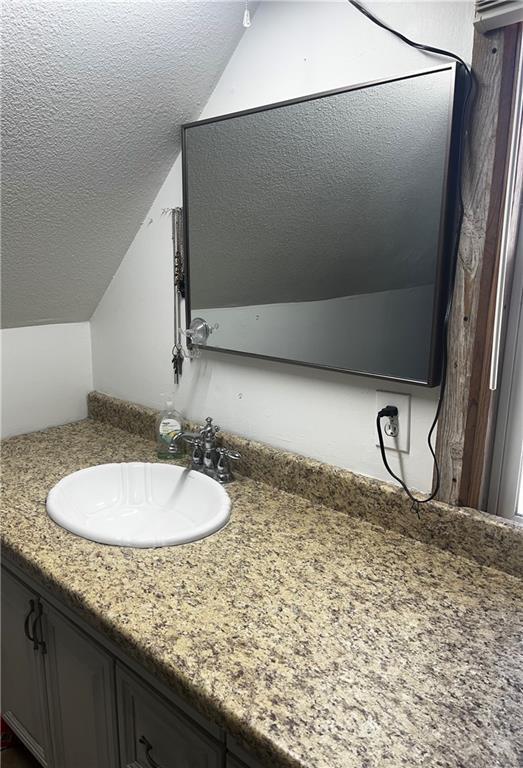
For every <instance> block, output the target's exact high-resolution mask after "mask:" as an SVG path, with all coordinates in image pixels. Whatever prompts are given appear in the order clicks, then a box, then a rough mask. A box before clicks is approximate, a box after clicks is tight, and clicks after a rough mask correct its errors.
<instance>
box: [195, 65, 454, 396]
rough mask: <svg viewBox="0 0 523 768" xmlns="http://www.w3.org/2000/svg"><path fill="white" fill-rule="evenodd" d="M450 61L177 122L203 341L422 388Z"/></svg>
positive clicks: (428, 350) (428, 357)
mask: <svg viewBox="0 0 523 768" xmlns="http://www.w3.org/2000/svg"><path fill="white" fill-rule="evenodd" d="M454 78H455V70H454V67H453V66H449V67H442V68H440V69H438V70H435V71H432V72H430V73H423V74H417V75H414V76H410V77H408V78H404V79H400V80H396V81H389V82H383V83H378V84H373V85H370V86H365V87H359V88H357V89H351V90H347V91H343V92H338V93H334V94H326V95H320V96H318V97H313V98H310V99H308V100H303V101H299V102H295V103H289V104H283V105H276V106H272V107H270V108H265V109H263V110H261V111H254V112H250V113H240V114H237V115H232V116H228V117H227V118H225V119H216V120H213V121H202V122H200V123H193V124H190V125H188V126H185V127H184V208H185V215H186V249H187V260H188V267H189V270H188V271H189V316H188V320H189V321H190V319H193V318H195V317H202V318H204V319H205V320H206V321H207V323H208V324H209V326H210V327H211V329H212V333H211V334H210V336H209V338H208V341H207V346H209V347H211V348H214V349H223V350H229V351H235V352H243V353H249V354H255V355H259V356H266V357H271V358H281V359H285V360H288V361H293V362H301V363H306V364H310V365H315V366H321V367H326V368H336V369H342V370H348V371H352V372H359V373H366V374H370V375H377V376H383V377H387V378H395V379H400V380H410V381H416V382H420V383H430V378H431V368H432V366H433V361H434V355H435V353H436V350H435V345H434V344H433V343H432V336H433V328H434V327H435V316H436V315H437V312H436V307H435V301H436V294H437V291H436V288H437V283H438V264H439V262H440V256H441V247H442V230H443V207H444V200H445V190H446V178H447V165H448V154H449V151H448V148H449V142H450V131H451V118H452V103H453V94H454Z"/></svg>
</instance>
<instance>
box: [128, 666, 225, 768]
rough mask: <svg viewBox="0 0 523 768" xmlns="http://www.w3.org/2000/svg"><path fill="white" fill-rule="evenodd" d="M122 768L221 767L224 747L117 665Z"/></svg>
mask: <svg viewBox="0 0 523 768" xmlns="http://www.w3.org/2000/svg"><path fill="white" fill-rule="evenodd" d="M116 689H117V696H118V725H119V733H120V761H121V762H120V766H121V768H221V766H222V765H223V759H224V745H222V744H220V743H218V742H216V741H215V740H214V739H213V738H212V737H211V736H209V735H208V734H207V733H205V732H204V731H202V730H201V729H200V728H199V727H198V726H197V725H196V724H195V723H193V722H192V721H191V720H189V719H188V718H186V717H185V716H184V715H183V714H182V713H181V712H180V711H179V710H177V709H176V708H175V707H174V706H172V705H171V704H170V703H169V702H167V701H165V699H163V698H162V697H160V696H158V694H156V693H154V692H153V691H152V690H151V689H150V688H148V687H147V686H146V685H144V683H142V682H141V681H140V680H139V679H138V678H137V677H135V676H134V675H133V674H132V673H131V672H129V671H128V670H126V669H124V668H122V667H120V666H117V669H116Z"/></svg>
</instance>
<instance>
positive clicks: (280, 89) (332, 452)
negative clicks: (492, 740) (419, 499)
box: [92, 0, 473, 489]
mask: <svg viewBox="0 0 523 768" xmlns="http://www.w3.org/2000/svg"><path fill="white" fill-rule="evenodd" d="M371 7H372V8H373V9H374V10H375V12H376V13H379V14H381V15H382V16H383V18H385V19H386V20H387V21H389V22H390V23H392V24H393V25H396V26H397V27H399V28H400V29H401V30H402V31H403V32H404V33H406V34H407V35H410V36H412V37H414V38H415V39H419V40H422V41H427V42H429V43H431V44H432V45H436V46H442V47H447V48H450V49H451V50H454V51H456V52H457V53H459V54H460V55H461V56H463V57H464V58H465V59H466V60H470V54H471V48H472V19H473V8H472V4H471V3H465V2H456V3H454V2H441V3H426V2H419V3H396V2H391V3H374V4H372V6H371ZM433 61H434V58H433V57H429V56H428V55H426V54H423V53H421V52H419V51H415V50H413V49H411V48H408V47H406V46H405V45H403V44H402V43H401V42H400V41H399V40H397V39H396V38H393V37H392V36H390V35H389V34H388V33H386V32H385V31H383V30H379V29H378V28H377V27H375V26H374V25H372V24H371V23H370V22H369V21H367V20H366V19H364V18H363V17H362V16H360V14H358V12H357V11H356V10H355V9H354V8H352V7H351V6H350V5H349V4H348V3H347V2H345V0H343V2H340V3H321V2H319V3H316V2H307V3H279V2H268V3H264V4H262V5H261V7H260V8H259V9H258V11H257V13H256V16H255V18H254V22H253V26H252V27H251V29H249V30H248V33H247V34H246V35H244V36H243V38H242V40H241V41H240V44H239V45H238V48H237V49H236V51H235V53H234V55H233V56H232V58H231V60H230V62H229V64H228V66H227V67H226V69H225V71H224V74H223V75H222V77H221V79H220V81H219V83H218V85H217V87H216V89H215V91H214V93H213V95H212V97H211V98H210V100H209V102H208V103H207V105H206V107H205V109H204V110H203V113H202V117H209V116H212V115H218V114H221V113H225V112H230V111H235V110H239V109H245V108H248V107H252V106H256V105H261V104H266V103H269V102H274V101H278V100H281V99H287V98H292V97H296V96H300V95H303V94H307V93H313V92H317V91H322V90H327V89H330V88H336V87H342V86H344V85H348V84H350V83H356V82H361V81H367V80H373V79H376V78H380V77H388V76H392V75H397V74H401V73H405V72H409V71H412V70H414V69H420V68H424V67H427V66H429V65H430V64H431V63H432V62H433ZM176 205H181V183H180V161H179V159H178V160H177V161H176V162H175V164H174V166H173V168H172V170H171V172H170V174H169V176H168V177H167V179H166V181H165V183H164V184H163V186H162V188H161V189H160V191H159V193H158V196H157V198H156V200H155V202H154V204H153V206H152V208H151V210H150V212H149V215H148V216H147V218H146V220H145V222H144V224H143V225H142V227H141V228H140V230H139V232H138V234H137V235H136V238H135V240H134V241H133V243H132V245H131V247H130V248H129V251H128V252H127V255H126V256H125V258H124V260H123V262H122V264H121V266H120V268H119V270H118V272H117V273H116V275H115V278H114V279H113V281H112V283H111V285H110V286H109V288H108V289H107V292H106V294H105V296H104V297H103V299H102V301H101V302H100V304H99V306H98V308H97V309H96V311H95V313H94V315H93V318H92V334H93V364H94V383H95V387H96V388H97V389H99V390H101V391H103V392H106V393H108V394H112V395H115V396H117V397H124V398H128V399H130V400H135V401H138V402H141V403H144V404H147V405H153V406H156V405H158V404H159V393H160V392H162V391H165V390H167V389H169V388H170V387H171V381H172V372H171V366H170V350H171V346H172V343H173V331H172V328H173V309H172V303H173V302H172V287H171V286H172V264H171V224H170V217H169V216H168V215H167V214H165V213H162V212H163V210H164V209H165V208H171V207H174V206H176ZM385 388H386V389H388V390H390V391H398V392H410V393H411V394H412V413H411V418H412V435H411V448H410V454H409V455H407V456H405V457H404V461H403V469H404V474H405V477H406V479H407V481H408V482H409V483H410V484H411V485H412V486H414V487H417V488H420V489H427V488H428V487H429V485H430V480H431V475H432V465H431V461H430V456H429V454H428V450H427V448H426V444H425V439H426V434H427V431H428V428H429V425H430V422H431V421H432V418H433V414H434V409H435V403H436V398H437V392H436V391H433V390H426V389H422V388H417V387H406V386H404V385H395V384H388V383H387V384H386V385H385V386H384V383H383V382H380V381H378V380H374V379H371V378H364V377H355V376H349V375H345V374H336V373H331V372H328V371H316V370H312V369H307V368H302V367H299V366H289V365H285V364H281V363H276V362H267V361H262V360H253V359H247V358H241V357H236V356H232V355H225V354H220V353H211V352H207V353H204V354H203V355H202V357H201V358H200V359H199V360H197V361H196V362H192V363H190V364H189V363H186V365H185V369H184V375H183V378H182V383H181V386H180V387H179V392H178V404H179V406H180V408H181V409H182V410H184V411H185V412H186V414H187V415H188V416H189V417H191V418H194V419H201V418H203V417H204V416H207V415H209V414H211V415H212V416H214V417H215V419H216V421H218V422H219V423H220V424H221V425H222V426H223V427H224V428H226V429H228V430H231V431H234V432H238V433H241V434H243V435H246V436H249V437H252V438H254V439H257V440H262V441H264V442H267V443H270V444H272V445H276V446H280V447H283V448H287V449H289V450H292V451H296V452H299V453H303V454H306V455H309V456H314V457H317V458H319V459H321V460H324V461H327V462H329V463H333V464H337V465H339V466H344V467H348V468H350V469H353V470H355V471H357V472H361V473H364V474H368V475H373V476H376V477H387V475H386V472H385V470H384V468H383V466H382V464H381V459H380V456H379V453H378V449H377V448H376V446H375V435H374V419H375V412H376V408H375V391H376V390H377V389H385ZM395 458H396V457H394V459H395ZM392 463H393V464H395V466H396V467H398V464H397V463H395V461H393V462H392Z"/></svg>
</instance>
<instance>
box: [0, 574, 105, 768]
mask: <svg viewBox="0 0 523 768" xmlns="http://www.w3.org/2000/svg"><path fill="white" fill-rule="evenodd" d="M2 714H3V716H4V717H5V719H6V722H7V723H8V724H9V725H10V726H11V727H12V729H13V730H14V731H15V733H16V734H17V735H18V736H19V738H20V739H21V740H22V741H23V742H24V743H25V745H26V746H27V748H28V749H29V750H30V751H31V752H32V753H33V755H34V756H35V757H36V759H37V760H38V761H39V762H40V763H41V764H42V765H43V766H46V768H72V766H74V768H93V766H100V767H101V766H103V768H116V767H117V765H118V759H117V757H118V751H117V732H116V705H115V697H114V661H113V659H112V658H111V656H110V655H109V654H108V653H106V652H105V651H104V650H103V649H101V648H100V647H99V646H98V645H97V644H96V643H94V642H93V641H92V640H91V639H90V638H89V637H88V636H87V635H85V634H84V633H83V632H82V631H81V630H79V629H78V628H77V627H76V626H75V625H74V624H73V623H72V622H70V621H69V620H68V619H66V618H65V617H63V616H62V615H61V614H60V613H59V612H58V611H56V610H55V609H54V608H53V607H52V606H50V605H49V604H48V603H46V601H45V600H43V599H42V598H41V597H40V596H39V595H38V594H36V593H34V592H32V591H31V590H30V589H29V588H28V587H26V586H25V585H24V584H23V583H22V582H20V581H19V580H18V579H17V578H15V577H13V576H12V575H11V574H10V573H9V572H8V571H7V570H6V569H5V568H2Z"/></svg>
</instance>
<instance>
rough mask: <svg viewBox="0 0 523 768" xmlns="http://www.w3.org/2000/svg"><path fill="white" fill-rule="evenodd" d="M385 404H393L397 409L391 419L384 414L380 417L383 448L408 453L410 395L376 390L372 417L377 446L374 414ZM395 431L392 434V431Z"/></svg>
mask: <svg viewBox="0 0 523 768" xmlns="http://www.w3.org/2000/svg"><path fill="white" fill-rule="evenodd" d="M386 405H395V406H396V408H397V409H398V418H397V419H394V420H391V419H389V418H387V416H384V417H383V418H382V419H381V431H382V433H383V444H384V446H385V448H391V449H392V450H395V451H401V452H402V453H408V452H409V451H410V395H405V394H399V393H398V392H381V391H379V390H378V391H377V392H376V411H375V413H374V418H373V427H374V436H375V439H376V445H377V446H379V444H380V443H379V440H378V435H377V433H376V416H377V415H378V411H381V409H382V408H385V406H386ZM395 432H396V433H397V434H396V435H394V433H395Z"/></svg>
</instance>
